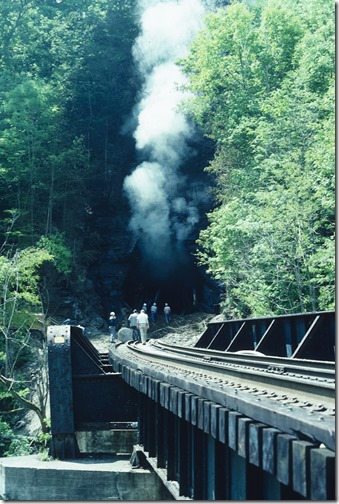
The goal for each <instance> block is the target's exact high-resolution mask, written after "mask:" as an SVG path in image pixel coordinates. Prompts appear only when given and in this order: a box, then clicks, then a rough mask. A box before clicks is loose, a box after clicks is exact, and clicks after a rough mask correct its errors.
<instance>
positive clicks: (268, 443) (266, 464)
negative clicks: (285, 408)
mask: <svg viewBox="0 0 339 504" xmlns="http://www.w3.org/2000/svg"><path fill="white" fill-rule="evenodd" d="M278 434H282V432H281V431H280V430H279V429H274V428H273V427H272V428H271V427H267V428H265V429H263V431H262V443H263V446H262V468H263V469H264V471H267V472H269V473H271V474H276V469H277V436H278Z"/></svg>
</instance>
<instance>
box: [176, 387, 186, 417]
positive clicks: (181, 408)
mask: <svg viewBox="0 0 339 504" xmlns="http://www.w3.org/2000/svg"><path fill="white" fill-rule="evenodd" d="M177 400H178V417H179V418H185V391H184V390H181V389H178V397H177Z"/></svg>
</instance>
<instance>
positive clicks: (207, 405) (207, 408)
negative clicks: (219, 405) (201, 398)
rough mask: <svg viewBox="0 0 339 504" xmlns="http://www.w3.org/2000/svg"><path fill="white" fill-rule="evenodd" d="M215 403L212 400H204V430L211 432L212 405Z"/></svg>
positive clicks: (207, 432)
mask: <svg viewBox="0 0 339 504" xmlns="http://www.w3.org/2000/svg"><path fill="white" fill-rule="evenodd" d="M212 404H214V403H213V402H212V401H205V402H204V432H205V433H206V434H210V433H211V407H212Z"/></svg>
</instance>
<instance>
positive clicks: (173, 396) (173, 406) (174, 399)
mask: <svg viewBox="0 0 339 504" xmlns="http://www.w3.org/2000/svg"><path fill="white" fill-rule="evenodd" d="M169 402H170V404H169V410H170V411H171V412H172V413H174V414H175V415H176V414H177V411H178V389H177V388H176V387H171V388H170V397H169Z"/></svg>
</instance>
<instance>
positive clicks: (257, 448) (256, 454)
mask: <svg viewBox="0 0 339 504" xmlns="http://www.w3.org/2000/svg"><path fill="white" fill-rule="evenodd" d="M266 427H267V425H266V424H263V423H251V424H250V426H249V448H248V449H249V462H250V463H251V464H253V465H255V466H257V467H261V466H262V431H263V429H264V428H266Z"/></svg>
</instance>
